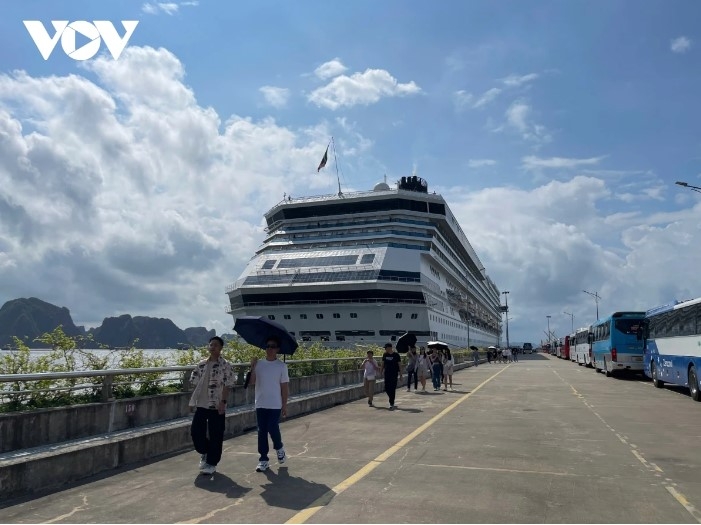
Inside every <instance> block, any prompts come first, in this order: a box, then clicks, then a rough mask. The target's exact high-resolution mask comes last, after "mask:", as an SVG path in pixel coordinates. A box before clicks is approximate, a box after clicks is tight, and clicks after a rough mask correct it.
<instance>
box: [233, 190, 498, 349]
mask: <svg viewBox="0 0 701 525" xmlns="http://www.w3.org/2000/svg"><path fill="white" fill-rule="evenodd" d="M265 219H266V221H267V228H266V232H267V236H266V238H265V240H264V241H263V244H262V245H261V246H260V247H259V248H258V250H257V251H256V253H255V255H254V257H253V258H252V259H251V261H250V262H249V263H248V265H247V266H246V268H245V270H244V271H243V273H242V275H241V277H240V278H239V279H238V280H237V281H236V282H235V283H233V284H232V285H230V286H229V287H227V290H226V292H227V294H228V296H229V303H230V306H229V308H227V311H228V312H229V313H231V314H232V316H234V317H239V316H243V315H259V316H267V317H269V318H270V319H274V320H276V321H278V322H280V323H282V324H283V325H285V327H287V329H288V330H289V331H290V332H292V333H293V334H294V335H295V337H296V338H297V339H298V340H300V341H322V342H324V344H325V345H326V346H331V347H350V346H355V345H357V344H377V345H379V346H382V345H383V344H384V343H386V342H388V341H394V340H396V339H397V337H399V336H400V335H402V334H404V333H405V332H407V331H408V332H412V333H415V334H416V335H417V337H418V339H419V344H421V343H422V342H424V343H425V342H426V341H428V340H435V339H437V340H441V341H445V342H447V343H450V344H453V345H456V346H458V347H467V346H469V345H476V346H480V347H485V346H489V345H494V344H498V342H499V336H500V332H501V325H500V313H499V312H500V303H499V300H500V294H499V290H498V289H497V287H496V286H495V284H494V283H493V282H492V280H491V279H490V278H489V277H488V276H487V274H486V271H485V268H484V266H483V265H482V263H481V262H480V260H479V258H478V257H477V254H476V253H475V251H474V249H473V248H472V246H471V245H470V243H469V241H468V239H467V237H466V235H465V234H464V233H463V231H462V229H461V228H460V225H459V224H458V222H457V220H456V219H455V216H454V215H453V214H452V213H451V211H450V208H449V207H448V205H447V203H446V202H445V200H444V199H443V197H441V196H440V195H437V194H435V193H433V194H431V193H428V187H427V184H426V182H425V181H424V180H423V179H421V178H419V177H416V176H411V177H402V178H401V180H400V181H399V182H398V183H397V187H396V189H393V188H390V186H389V185H388V184H386V183H384V182H381V183H379V184H377V185H376V186H375V188H374V189H373V191H366V192H355V193H348V194H341V193H340V192H339V194H338V195H326V196H318V197H303V198H296V199H290V198H288V199H285V200H283V201H282V202H279V203H278V204H276V205H275V206H273V208H272V209H270V210H269V211H268V212H267V213H266V214H265Z"/></svg>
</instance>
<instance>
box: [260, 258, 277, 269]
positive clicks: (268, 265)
mask: <svg viewBox="0 0 701 525" xmlns="http://www.w3.org/2000/svg"><path fill="white" fill-rule="evenodd" d="M276 262H277V259H268V260H267V261H265V262H264V263H263V266H261V268H262V269H263V270H272V268H273V266H275V263H276Z"/></svg>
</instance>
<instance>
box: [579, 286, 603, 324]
mask: <svg viewBox="0 0 701 525" xmlns="http://www.w3.org/2000/svg"><path fill="white" fill-rule="evenodd" d="M582 291H583V292H584V293H588V294H589V295H591V296H592V297H593V298H594V300H595V301H596V320H597V321H598V320H599V299H601V296H600V295H599V292H594V293H591V292H587V291H586V290H582Z"/></svg>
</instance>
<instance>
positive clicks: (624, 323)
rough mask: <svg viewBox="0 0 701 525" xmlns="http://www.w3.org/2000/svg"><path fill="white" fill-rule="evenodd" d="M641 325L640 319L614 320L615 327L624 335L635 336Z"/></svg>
mask: <svg viewBox="0 0 701 525" xmlns="http://www.w3.org/2000/svg"><path fill="white" fill-rule="evenodd" d="M642 323H643V321H642V319H616V322H615V327H616V330H618V331H619V332H621V333H623V334H625V335H636V334H637V333H638V330H640V327H641V326H642Z"/></svg>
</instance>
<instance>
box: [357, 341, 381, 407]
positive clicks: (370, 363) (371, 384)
mask: <svg viewBox="0 0 701 525" xmlns="http://www.w3.org/2000/svg"><path fill="white" fill-rule="evenodd" d="M360 368H362V369H363V385H364V386H365V393H366V395H367V396H368V406H370V407H371V406H372V398H373V397H374V395H375V381H376V380H377V374H378V372H379V371H380V367H379V366H378V364H377V361H375V357H374V353H373V351H372V350H368V353H367V357H366V358H365V360H364V361H363V362H362V363H361V365H360Z"/></svg>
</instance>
